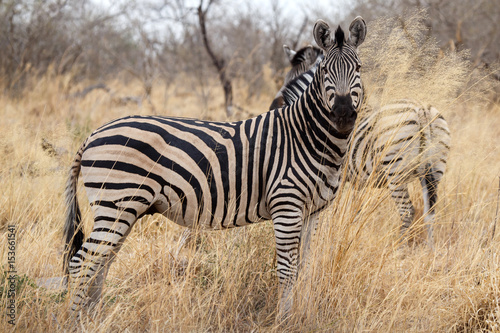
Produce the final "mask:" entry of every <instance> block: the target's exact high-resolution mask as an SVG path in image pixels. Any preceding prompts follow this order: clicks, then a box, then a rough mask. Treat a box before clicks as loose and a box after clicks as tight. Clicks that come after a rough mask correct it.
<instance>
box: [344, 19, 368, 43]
mask: <svg viewBox="0 0 500 333" xmlns="http://www.w3.org/2000/svg"><path fill="white" fill-rule="evenodd" d="M365 37H366V23H365V20H363V18H362V17H361V16H358V17H356V18H355V19H354V20H353V21H352V22H351V25H350V26H349V40H348V41H347V42H348V43H349V44H351V45H352V46H354V47H358V46H360V45H361V44H362V43H363V41H364V40H365Z"/></svg>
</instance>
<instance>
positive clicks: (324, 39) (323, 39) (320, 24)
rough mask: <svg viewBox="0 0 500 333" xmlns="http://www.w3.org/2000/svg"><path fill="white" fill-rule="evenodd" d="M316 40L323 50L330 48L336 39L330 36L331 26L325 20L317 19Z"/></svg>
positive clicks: (314, 33) (314, 31)
mask: <svg viewBox="0 0 500 333" xmlns="http://www.w3.org/2000/svg"><path fill="white" fill-rule="evenodd" d="M313 35H314V40H315V41H316V44H318V46H319V47H321V48H322V49H323V50H325V51H328V49H329V48H330V47H331V46H332V45H333V43H334V41H333V39H332V37H331V36H330V35H331V33H330V26H329V25H328V23H326V22H325V21H323V20H317V21H316V24H315V25H314V29H313Z"/></svg>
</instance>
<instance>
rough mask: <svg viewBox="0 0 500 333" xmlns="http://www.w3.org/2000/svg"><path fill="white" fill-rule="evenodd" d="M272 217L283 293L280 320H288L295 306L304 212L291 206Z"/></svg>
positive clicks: (279, 278)
mask: <svg viewBox="0 0 500 333" xmlns="http://www.w3.org/2000/svg"><path fill="white" fill-rule="evenodd" d="M271 215H272V219H273V224H274V235H275V238H276V258H277V268H276V271H277V275H278V280H279V288H280V293H281V298H280V301H279V309H278V311H279V313H278V318H279V320H286V319H287V318H288V317H289V315H290V311H291V309H292V305H293V296H292V288H293V286H294V284H295V282H296V280H297V273H298V261H299V247H300V237H301V231H302V226H303V215H302V210H300V209H298V208H297V207H293V208H291V207H290V206H287V207H286V208H282V209H278V210H275V211H274V212H273V213H272V214H271Z"/></svg>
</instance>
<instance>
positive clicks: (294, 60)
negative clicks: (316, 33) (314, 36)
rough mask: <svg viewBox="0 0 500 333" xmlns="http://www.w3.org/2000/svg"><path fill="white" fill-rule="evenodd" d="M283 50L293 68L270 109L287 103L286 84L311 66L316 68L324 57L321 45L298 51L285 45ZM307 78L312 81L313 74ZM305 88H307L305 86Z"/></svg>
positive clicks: (309, 46) (287, 74) (286, 76)
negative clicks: (285, 96)
mask: <svg viewBox="0 0 500 333" xmlns="http://www.w3.org/2000/svg"><path fill="white" fill-rule="evenodd" d="M283 50H284V51H285V54H286V56H287V58H288V60H289V61H290V64H291V65H292V68H291V69H290V70H289V71H288V73H286V75H285V80H284V82H283V86H282V88H281V89H280V90H279V91H278V93H277V94H276V96H275V98H274V100H273V102H272V104H271V106H270V107H269V110H273V109H277V108H279V107H283V106H284V105H285V102H284V99H283V96H282V90H283V89H284V87H285V86H286V84H287V83H288V82H290V81H292V80H294V79H295V78H296V77H298V76H300V75H301V74H303V73H304V72H306V71H307V70H308V69H309V68H311V67H314V68H316V67H317V66H318V64H319V62H320V61H321V60H322V59H323V57H324V56H323V50H321V49H320V48H319V47H316V46H312V45H308V46H306V47H303V48H301V49H299V50H298V51H294V50H292V49H290V47H288V46H287V45H283ZM307 79H308V80H309V82H310V81H312V76H311V77H310V78H307ZM303 90H305V86H304V89H303ZM288 105H290V104H288Z"/></svg>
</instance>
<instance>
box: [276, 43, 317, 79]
mask: <svg viewBox="0 0 500 333" xmlns="http://www.w3.org/2000/svg"><path fill="white" fill-rule="evenodd" d="M283 51H285V54H286V56H287V58H288V60H289V61H290V64H291V65H292V68H291V69H290V71H289V72H288V73H287V74H286V76H285V81H284V82H283V85H285V84H287V83H288V82H290V81H292V80H293V79H295V78H296V77H297V76H299V75H300V74H302V73H304V72H306V71H308V70H309V69H310V68H312V67H314V66H317V65H318V63H319V62H320V61H321V60H322V59H323V51H322V50H321V49H320V48H319V47H316V46H312V45H308V46H306V47H303V48H301V49H299V50H297V51H294V50H292V49H290V47H288V46H287V45H283Z"/></svg>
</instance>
